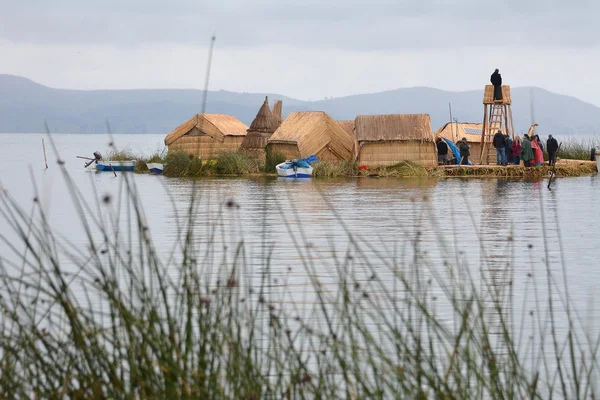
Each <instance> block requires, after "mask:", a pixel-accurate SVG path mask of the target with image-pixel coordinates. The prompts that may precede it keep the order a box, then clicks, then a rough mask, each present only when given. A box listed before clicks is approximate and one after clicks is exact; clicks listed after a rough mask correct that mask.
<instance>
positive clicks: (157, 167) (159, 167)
mask: <svg viewBox="0 0 600 400" xmlns="http://www.w3.org/2000/svg"><path fill="white" fill-rule="evenodd" d="M146 165H147V166H148V170H149V171H150V173H151V174H157V175H159V174H162V172H163V170H164V166H163V164H161V163H146Z"/></svg>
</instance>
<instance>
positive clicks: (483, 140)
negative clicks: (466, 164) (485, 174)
mask: <svg viewBox="0 0 600 400" xmlns="http://www.w3.org/2000/svg"><path fill="white" fill-rule="evenodd" d="M487 115H488V112H487V104H484V105H483V128H482V129H481V159H480V160H479V164H481V165H483V164H484V161H483V160H484V158H483V155H484V154H487V143H486V142H487V137H486V133H487V125H488V119H487ZM485 160H486V161H485V162H486V163H487V155H486V157H485Z"/></svg>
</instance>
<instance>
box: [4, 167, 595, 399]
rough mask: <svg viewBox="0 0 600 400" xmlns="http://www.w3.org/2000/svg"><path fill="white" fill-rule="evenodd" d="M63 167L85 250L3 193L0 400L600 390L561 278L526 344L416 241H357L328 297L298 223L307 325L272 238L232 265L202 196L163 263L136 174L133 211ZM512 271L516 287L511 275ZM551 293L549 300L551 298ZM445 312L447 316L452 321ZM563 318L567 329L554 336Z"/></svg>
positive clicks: (590, 345)
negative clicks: (392, 248) (83, 186)
mask: <svg viewBox="0 0 600 400" xmlns="http://www.w3.org/2000/svg"><path fill="white" fill-rule="evenodd" d="M60 168H62V170H63V174H64V177H65V179H66V181H67V184H68V186H69V187H70V190H71V193H70V194H71V197H72V201H73V205H74V208H73V209H74V210H76V212H77V213H78V215H79V219H80V222H81V228H82V230H83V232H84V235H85V237H86V238H87V239H86V241H87V248H86V247H85V246H76V245H74V244H73V243H70V242H69V241H67V240H66V239H64V238H63V236H61V235H60V234H59V233H57V231H56V230H55V227H53V226H51V225H50V224H49V222H48V218H47V215H46V214H45V211H44V207H42V206H41V204H40V203H39V201H38V200H37V199H36V200H35V201H34V203H33V204H34V209H33V212H32V213H29V212H26V211H25V210H24V209H23V208H22V206H21V205H20V204H18V203H17V202H16V201H14V200H13V199H12V198H11V196H10V195H9V193H7V192H6V191H2V192H1V194H0V217H1V218H2V225H1V226H2V227H3V228H2V233H1V239H2V241H3V242H4V245H5V248H6V249H8V250H10V253H11V254H8V253H4V254H3V255H2V256H1V257H0V285H1V286H2V295H1V297H0V310H1V312H2V320H1V326H0V356H1V361H0V371H1V372H0V373H1V375H0V391H1V392H0V397H1V398H65V397H68V398H111V399H112V398H142V399H150V398H189V399H195V398H203V399H204V398H206V399H222V398H231V399H259V398H439V399H466V398H498V399H500V398H537V399H546V398H551V397H553V396H556V397H560V398H569V399H571V398H590V397H592V398H595V396H597V394H598V393H597V392H596V387H595V386H594V382H595V381H596V380H597V377H598V376H597V366H598V365H597V362H598V357H597V351H598V344H599V343H600V337H595V336H590V335H583V334H582V333H581V331H580V330H579V329H578V327H579V326H580V325H579V322H578V318H577V314H575V313H574V312H573V310H572V309H571V308H570V307H569V294H568V292H567V291H566V289H565V290H561V289H559V286H558V285H557V282H556V278H555V277H554V276H553V275H552V274H550V272H549V271H550V269H549V266H548V273H547V274H540V275H538V276H536V277H535V279H534V278H531V280H532V282H533V283H532V285H533V288H534V289H535V293H536V304H537V307H538V308H537V309H536V310H535V315H537V314H538V313H539V314H540V315H541V314H544V315H548V316H549V318H548V320H549V321H551V325H550V326H545V327H544V326H542V325H540V329H539V330H535V331H534V332H532V333H531V335H532V336H531V338H530V340H527V339H525V340H523V337H522V336H523V331H522V330H519V329H515V327H514V326H513V323H514V321H517V323H519V321H520V323H521V324H522V323H523V321H524V319H525V318H529V317H528V315H529V311H526V310H523V315H513V314H512V311H513V309H514V304H512V300H511V297H510V296H505V293H504V292H501V291H500V290H498V288H497V286H496V285H494V284H493V283H492V280H491V279H490V278H489V277H487V276H485V275H482V276H479V275H477V276H475V275H473V271H472V270H471V269H470V268H468V262H467V261H468V260H464V259H462V258H461V257H460V256H457V258H456V259H455V260H448V261H446V262H444V264H443V265H432V264H431V260H430V259H429V258H428V256H427V250H426V249H425V248H421V246H422V245H421V244H420V241H419V240H418V237H419V235H418V232H417V233H416V234H415V236H414V237H412V236H411V237H407V238H406V242H403V241H402V239H399V243H398V246H397V247H398V248H399V249H403V250H402V251H401V254H399V255H398V257H395V258H394V259H393V261H392V262H390V259H389V258H387V257H385V252H386V250H385V248H384V247H379V246H377V245H376V244H374V243H373V242H372V241H370V240H362V239H361V238H360V237H356V236H354V235H352V234H350V232H349V231H347V230H346V234H347V236H348V239H349V242H350V246H349V248H348V250H347V251H346V252H344V253H342V254H338V255H337V256H336V257H335V258H334V259H335V264H334V265H332V266H328V267H327V268H328V269H330V270H331V272H332V273H333V275H334V277H335V279H334V282H335V283H334V284H333V287H331V286H329V287H328V288H325V287H324V285H323V283H322V282H321V281H320V280H319V279H318V278H317V277H318V276H319V274H318V272H319V271H320V270H322V269H323V268H325V263H324V262H321V261H320V260H319V258H318V256H316V254H314V253H312V252H311V250H310V249H311V246H310V244H309V243H308V241H307V239H306V234H305V232H304V231H303V230H302V227H300V228H299V230H298V227H295V228H293V227H292V225H290V226H289V231H288V232H289V233H288V237H287V238H285V240H289V241H291V242H293V243H295V245H296V248H297V252H298V257H299V259H300V262H301V265H303V268H304V271H294V272H295V273H300V274H302V275H303V276H305V277H306V278H307V279H308V280H309V283H310V293H311V294H310V299H311V301H309V302H308V303H312V304H313V305H312V306H311V307H310V308H309V309H307V310H305V312H303V313H302V312H299V311H298V310H299V307H300V304H298V303H294V302H292V303H289V302H285V301H284V300H283V299H285V298H287V295H288V294H289V292H290V290H291V289H290V287H289V286H288V285H286V284H285V282H289V279H290V277H289V276H284V277H283V278H280V279H282V280H283V284H282V285H279V284H274V282H275V281H274V277H273V275H272V270H273V267H274V266H276V265H277V263H278V260H277V259H274V258H273V257H274V256H273V254H274V253H273V246H274V244H272V243H268V242H267V241H266V238H265V240H263V246H262V247H261V252H260V253H259V254H255V253H250V252H249V251H248V249H247V247H246V245H245V243H244V241H243V239H242V240H241V241H239V242H229V243H227V242H226V243H225V246H226V247H229V248H232V249H233V252H232V253H230V252H226V251H223V249H220V248H219V247H218V245H217V241H216V236H215V235H216V234H217V232H216V231H215V229H216V228H215V227H216V226H218V225H219V223H220V222H219V221H221V220H222V219H224V218H231V216H233V215H235V213H236V210H237V209H238V208H239V207H242V206H243V205H239V204H237V203H236V202H235V201H234V200H231V199H223V201H222V202H221V204H218V205H216V206H217V207H218V209H217V210H216V211H215V212H216V214H217V216H218V218H217V220H216V221H213V222H212V223H211V224H210V225H206V229H202V230H201V232H203V233H202V235H201V236H199V233H198V230H197V229H194V227H195V226H197V225H203V219H200V218H201V217H200V215H203V214H202V213H200V212H199V210H198V206H199V204H200V202H201V198H198V197H196V196H197V195H196V193H197V191H196V190H192V191H191V193H192V195H191V196H192V197H191V198H189V199H186V200H187V203H186V204H187V205H186V209H187V210H188V211H187V213H186V214H185V215H183V216H181V218H176V219H174V220H173V221H172V223H173V224H176V226H177V231H178V232H179V234H178V236H177V240H176V243H175V247H174V250H173V251H172V252H166V251H165V249H158V248H157V247H156V246H155V244H154V242H153V237H152V235H151V231H150V229H149V226H148V223H147V221H146V218H145V215H144V207H143V201H142V199H141V198H140V197H139V196H138V195H137V190H136V187H135V185H134V181H133V180H132V179H133V178H134V177H133V176H129V175H127V174H123V175H122V193H123V196H124V198H123V199H113V198H111V197H110V196H106V195H104V196H100V195H97V196H96V200H95V201H94V203H92V204H89V203H87V202H86V201H85V199H84V196H83V194H82V193H81V192H80V191H79V190H78V188H77V187H76V186H74V184H73V182H72V181H71V179H70V177H69V175H68V173H67V172H66V170H65V169H64V166H61V167H60ZM178 201H181V199H178ZM123 209H124V210H128V211H127V212H120V211H122V210H123ZM271 211H272V212H279V213H280V214H281V216H282V218H285V216H286V215H287V214H288V213H289V209H288V208H286V211H285V212H284V211H283V210H282V209H277V208H274V209H272V210H271ZM174 212H175V210H174ZM330 212H331V213H333V214H335V209H334V208H331V210H330ZM339 222H340V225H341V227H342V229H345V228H344V225H343V221H341V220H340V221H339ZM439 241H440V243H452V240H451V238H445V237H443V236H440V237H439ZM507 243H511V242H510V241H509V242H507ZM446 245H447V246H449V245H448V244H446ZM481 246H483V244H481ZM455 250H456V249H455ZM333 251H335V250H334V249H333V248H332V252H333ZM456 253H457V254H459V252H458V251H457V250H456ZM218 254H222V256H218ZM227 254H232V256H228V255H227ZM373 254H375V256H373ZM483 262H484V263H485V262H486V261H485V260H484V261H483ZM358 264H360V265H363V268H362V269H361V270H360V271H362V272H359V270H357V269H356V268H355V266H356V265H358ZM256 266H258V268H259V269H258V270H254V269H253V268H256ZM501 274H502V276H503V277H504V278H503V279H504V280H505V281H506V282H507V287H508V289H509V291H510V288H511V285H512V282H513V280H514V277H513V275H512V274H513V270H512V267H511V266H510V265H508V266H506V268H505V269H503V271H502V272H501ZM544 277H545V278H544ZM539 286H542V287H544V286H545V287H547V288H548V292H547V296H548V298H538V297H537V296H538V294H537V293H538V287H539ZM442 303H445V304H447V305H448V308H447V310H446V311H445V312H443V313H441V314H440V313H439V312H438V311H437V309H438V307H439V305H440V304H442ZM544 304H546V305H547V306H543V305H544ZM531 313H532V314H531V315H534V314H533V313H534V311H531ZM546 313H547V314H546ZM555 318H556V319H558V318H564V320H565V321H568V322H567V326H568V329H566V330H564V331H558V330H557V329H555ZM449 321H454V323H451V322H450V323H449ZM494 321H495V322H494ZM530 359H531V360H533V359H535V360H537V361H538V362H537V363H531V362H528V361H529V360H530Z"/></svg>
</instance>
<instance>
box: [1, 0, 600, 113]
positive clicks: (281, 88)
mask: <svg viewBox="0 0 600 400" xmlns="http://www.w3.org/2000/svg"><path fill="white" fill-rule="evenodd" d="M598 15H600V0H570V1H567V0H560V1H558V0H504V1H488V0H404V1H403V0H394V1H392V0H370V1H359V0H303V1H292V0H260V1H255V2H250V1H243V0H218V1H210V2H209V1H204V0H196V1H194V0H168V1H167V0H163V1H159V0H0V73H9V74H15V75H22V76H25V77H27V78H30V79H33V80H35V81H37V82H40V83H43V84H45V85H48V86H52V87H61V88H75V89H111V88H119V89H120V88H202V87H203V82H204V73H205V70H206V61H207V55H208V45H209V42H210V36H211V34H212V33H215V35H216V38H217V39H216V42H215V52H214V58H213V67H212V68H213V69H212V72H213V73H212V76H211V81H210V89H226V90H232V91H239V92H244V91H245V92H275V93H280V94H284V95H288V96H292V97H296V98H300V99H305V100H319V99H323V98H325V97H332V96H333V97H339V96H345V95H350V94H357V93H367V92H377V91H382V90H390V89H396V88H400V87H411V86H430V87H436V88H440V89H446V90H456V91H460V90H472V89H481V88H482V87H483V85H485V84H486V83H487V82H488V80H489V76H490V74H491V73H492V72H493V70H494V68H499V69H500V72H501V73H502V75H503V78H504V82H505V83H506V84H510V85H512V86H539V87H543V88H545V89H548V90H551V91H555V92H559V93H563V94H569V95H572V96H576V97H579V98H581V99H582V100H586V101H589V102H591V103H594V104H596V105H600V74H599V73H598V72H597V70H598V69H599V65H600V47H599V40H598V37H599V33H600V28H599V27H598V26H599V23H598Z"/></svg>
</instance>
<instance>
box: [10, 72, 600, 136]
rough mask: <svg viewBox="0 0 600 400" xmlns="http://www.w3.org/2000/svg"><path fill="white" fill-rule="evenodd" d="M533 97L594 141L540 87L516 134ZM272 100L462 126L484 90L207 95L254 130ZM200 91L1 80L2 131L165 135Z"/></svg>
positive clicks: (593, 123)
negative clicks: (315, 97)
mask: <svg viewBox="0 0 600 400" xmlns="http://www.w3.org/2000/svg"><path fill="white" fill-rule="evenodd" d="M531 90H533V91H534V97H535V115H536V122H538V123H539V124H540V126H539V129H538V131H539V132H540V133H544V134H547V133H553V134H556V135H597V134H599V133H600V108H599V107H596V106H594V105H592V104H589V103H585V102H583V101H581V100H579V99H576V98H574V97H570V96H564V95H560V94H556V93H552V92H549V91H547V90H544V89H540V88H533V89H532V88H526V87H524V88H513V89H512V99H513V118H514V124H515V127H516V129H517V132H525V131H527V128H528V127H529V124H530V93H531ZM265 95H267V96H269V99H270V100H271V104H272V101H273V100H277V99H281V100H283V111H284V116H286V115H288V114H289V113H290V112H292V111H306V110H317V111H325V112H327V113H328V114H330V115H331V116H332V117H334V118H336V119H354V118H355V117H356V115H365V114H391V113H427V114H429V115H430V116H431V122H432V127H433V129H434V130H435V129H437V128H438V127H440V126H441V125H443V124H444V123H446V122H448V120H449V115H448V103H449V102H450V103H452V113H453V117H454V118H456V119H458V120H459V121H465V122H479V121H481V120H482V118H483V107H482V103H481V101H482V98H483V92H482V91H467V92H447V91H443V90H438V89H432V88H427V87H415V88H406V89H396V90H389V91H385V92H379V93H372V94H358V95H353V96H347V97H340V98H333V99H328V100H322V101H314V102H309V101H302V100H296V99H292V98H289V97H286V96H282V95H279V94H273V93H235V92H228V91H223V90H220V91H209V92H208V104H207V112H209V113H223V114H231V115H235V116H236V117H237V118H239V119H240V120H242V121H244V122H245V123H246V124H250V122H251V121H252V119H253V118H254V116H255V115H256V112H257V111H258V108H259V107H260V105H261V104H262V102H263V100H264V96H265ZM201 104H202V91H200V90H184V89H145V90H66V89H54V88H49V87H46V86H43V85H40V84H37V83H35V82H33V81H31V80H29V79H26V78H23V77H18V76H12V75H0V132H23V133H36V132H44V125H43V121H44V119H46V120H48V125H49V126H50V128H51V129H52V131H53V132H61V133H106V126H105V120H106V119H107V118H108V119H109V120H110V123H111V127H112V130H113V132H114V133H164V134H167V133H168V132H170V131H171V130H172V129H173V128H175V127H177V126H178V125H179V124H180V123H182V122H183V121H185V120H186V119H188V118H190V117H191V116H192V115H193V114H194V113H197V112H199V111H200V110H201Z"/></svg>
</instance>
